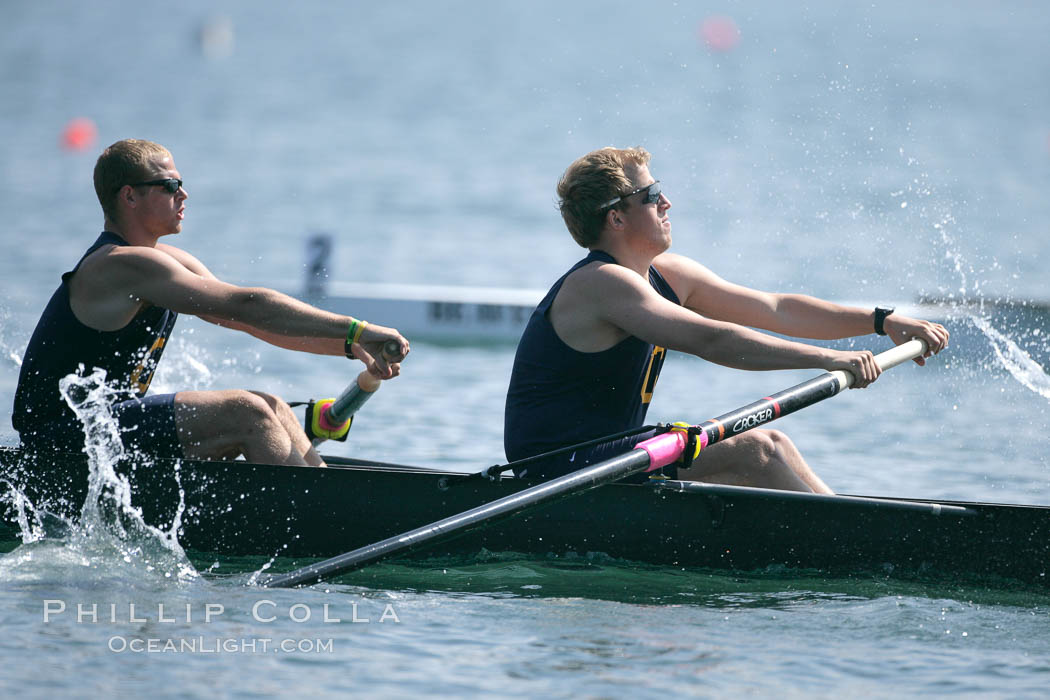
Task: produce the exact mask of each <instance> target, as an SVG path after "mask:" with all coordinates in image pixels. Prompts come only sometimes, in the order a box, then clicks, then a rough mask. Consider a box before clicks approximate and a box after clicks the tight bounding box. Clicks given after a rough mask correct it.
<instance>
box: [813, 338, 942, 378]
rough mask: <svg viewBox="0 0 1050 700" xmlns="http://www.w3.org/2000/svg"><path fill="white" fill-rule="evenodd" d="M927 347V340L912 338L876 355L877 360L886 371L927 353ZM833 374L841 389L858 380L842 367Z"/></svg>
mask: <svg viewBox="0 0 1050 700" xmlns="http://www.w3.org/2000/svg"><path fill="white" fill-rule="evenodd" d="M927 348H929V346H928V345H927V344H926V341H925V340H922V339H921V338H912V339H911V340H909V341H908V342H907V343H901V344H900V345H898V346H896V347H893V348H890V349H889V350H887V351H885V352H880V353H879V354H878V355H876V356H875V361H876V362H877V363H879V368H880V369H882V371H883V372H885V371H886V370H888V369H892V368H894V367H896V366H897V365H900V364H904V363H905V362H907V361H908V360H914V359H915V358H916V357H920V356H922V355H924V354H926V350H927ZM831 375H832V376H833V377H835V379H837V380H838V383H839V389H840V390H841V389H846V388H848V387H851V386H853V382H854V381H856V378H855V377H854V376H853V375H852V374H851V373H850V372H847V371H845V370H841V369H837V370H835V371H833V372H831Z"/></svg>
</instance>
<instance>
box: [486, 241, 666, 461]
mask: <svg viewBox="0 0 1050 700" xmlns="http://www.w3.org/2000/svg"><path fill="white" fill-rule="evenodd" d="M595 261H603V262H608V263H616V260H615V259H614V258H613V257H612V256H611V255H609V254H608V253H605V252H603V251H592V252H591V254H590V255H588V256H587V257H586V258H584V259H583V260H581V261H580V262H578V263H576V264H575V265H574V266H573V267H572V269H570V270H569V271H568V272H566V273H565V274H564V275H562V277H561V278H560V279H559V280H558V281H557V282H555V283H554V286H553V287H551V289H550V291H549V292H547V296H545V297H544V298H543V301H541V302H540V304H539V306H537V307H536V310H535V311H533V312H532V316H531V317H530V318H529V322H528V325H526V327H525V332H524V333H523V334H522V336H521V340H520V341H519V343H518V351H517V354H516V355H515V356H514V368H513V369H512V371H511V376H510V388H509V389H508V391H507V405H506V409H505V412H504V418H503V446H504V450H505V451H506V453H507V459H508V460H510V461H515V460H519V459H525V458H526V457H531V456H533V455H537V454H540V453H542V452H547V451H549V450H554V449H557V448H560V447H565V446H567V445H573V444H576V443H580V442H584V441H586V440H593V439H594V438H596V437H601V436H602V435H611V434H613V433H618V432H621V431H624V430H629V429H631V428H636V427H638V426H640V425H642V424H643V423H644V422H645V414H646V411H647V410H648V409H649V401H650V400H651V399H652V397H653V389H654V388H655V387H656V380H657V378H658V377H659V376H660V369H661V368H662V367H663V362H664V355H665V350H664V348H661V347H659V346H654V345H652V344H651V343H647V342H645V341H644V340H641V339H640V338H636V337H634V336H628V337H627V338H624V339H623V340H621V341H620V342H619V343H617V344H616V345H614V346H613V347H611V348H609V349H608V350H602V351H601V352H580V351H578V350H574V349H572V348H570V347H569V346H568V345H566V344H565V343H564V342H562V340H561V338H559V337H558V334H557V333H556V332H555V331H554V327H553V326H552V325H551V322H550V318H549V315H548V312H549V311H550V307H551V303H552V302H553V301H554V298H555V297H556V296H557V295H558V291H559V290H560V289H561V286H562V284H563V283H564V282H565V279H566V278H567V277H568V276H569V275H571V274H572V273H573V272H575V271H576V270H578V269H580V268H581V267H583V266H584V265H587V264H590V263H592V262H595ZM649 283H650V284H651V285H652V286H653V288H654V289H656V291H657V292H659V293H660V295H661V296H663V297H664V298H665V299H668V300H670V301H672V302H674V303H675V304H679V303H681V302H680V301H679V299H678V295H677V294H675V293H674V290H673V289H671V285H669V284H668V283H667V281H666V280H665V279H664V278H663V276H662V275H661V274H660V273H659V271H657V269H656V268H655V267H652V266H650V267H649Z"/></svg>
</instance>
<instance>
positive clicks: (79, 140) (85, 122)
mask: <svg viewBox="0 0 1050 700" xmlns="http://www.w3.org/2000/svg"><path fill="white" fill-rule="evenodd" d="M97 136H98V129H96V128H95V122H93V121H91V120H90V119H88V118H86V117H77V118H76V119H73V120H71V121H70V122H69V123H68V124H66V128H65V129H63V130H62V147H63V148H65V149H66V150H67V151H83V150H84V149H85V148H91V147H92V146H93V145H95V138H96V137H97Z"/></svg>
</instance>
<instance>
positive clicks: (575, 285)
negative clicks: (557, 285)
mask: <svg viewBox="0 0 1050 700" xmlns="http://www.w3.org/2000/svg"><path fill="white" fill-rule="evenodd" d="M641 283H642V279H641V278H640V277H639V276H638V275H636V274H634V272H632V271H631V270H629V269H627V268H626V267H624V266H622V265H617V264H616V263H610V262H605V261H602V260H596V261H594V262H592V263H589V264H587V265H584V266H583V267H581V268H580V269H579V270H576V272H574V273H572V274H571V275H569V276H568V277H566V278H565V282H564V283H563V284H562V290H563V291H569V292H570V293H572V294H580V295H582V296H585V297H589V298H594V299H605V298H607V296H608V295H609V294H623V293H627V292H629V291H630V290H631V289H635V288H637V287H638V286H639V285H640V284H641Z"/></svg>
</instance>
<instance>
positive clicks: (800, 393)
mask: <svg viewBox="0 0 1050 700" xmlns="http://www.w3.org/2000/svg"><path fill="white" fill-rule="evenodd" d="M925 352H926V343H924V342H923V341H921V340H918V339H915V340H910V341H908V342H907V343H902V344H901V345H898V346H896V347H894V348H891V349H889V350H886V351H885V352H882V353H879V354H878V355H876V356H875V361H876V362H878V364H879V367H880V368H881V369H882V370H884V371H885V370H887V369H890V368H892V367H896V366H897V365H899V364H901V363H903V362H907V361H908V360H911V359H914V358H916V357H918V356H919V355H922V354H923V353H925ZM853 382H854V377H853V375H852V374H849V373H848V372H843V371H841V370H839V371H835V372H825V373H824V374H821V375H818V376H816V377H813V378H812V379H808V380H806V381H804V382H802V383H801V384H796V385H795V386H793V387H791V388H789V389H784V390H783V391H779V392H777V393H775V394H772V395H770V396H766V397H764V398H762V399H759V400H758V401H755V402H754V403H750V404H748V405H747V406H743V407H741V408H738V409H736V410H735V411H730V412H729V413H723V414H722V415H720V416H718V417H716V418H712V419H710V420H706V421H704V422H703V423H701V424H700V425H699V426H698V427H700V428H701V429H702V430H703V431H704V434H705V436H706V437H707V440H706V442H704V444H705V445H712V444H714V443H716V442H720V441H722V440H728V439H729V438H731V437H733V436H735V435H739V434H740V433H742V432H744V431H747V430H750V429H751V428H757V427H758V426H760V425H763V424H765V423H768V422H770V421H772V420H776V419H777V418H780V417H781V416H786V415H788V414H791V413H794V412H795V411H798V410H801V409H803V408H805V407H807V406H812V405H813V404H815V403H817V402H818V401H823V400H824V399H829V398H831V397H832V396H835V395H836V394H838V393H839V392H840V391H844V390H846V389H848V388H849V387H850V386H851V385H852V384H853Z"/></svg>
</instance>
